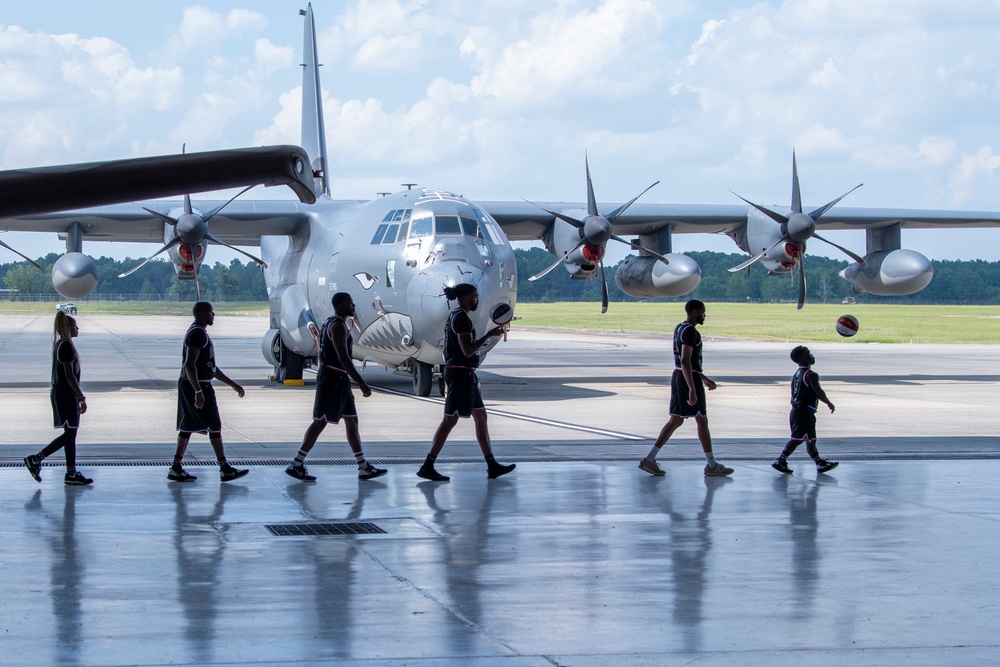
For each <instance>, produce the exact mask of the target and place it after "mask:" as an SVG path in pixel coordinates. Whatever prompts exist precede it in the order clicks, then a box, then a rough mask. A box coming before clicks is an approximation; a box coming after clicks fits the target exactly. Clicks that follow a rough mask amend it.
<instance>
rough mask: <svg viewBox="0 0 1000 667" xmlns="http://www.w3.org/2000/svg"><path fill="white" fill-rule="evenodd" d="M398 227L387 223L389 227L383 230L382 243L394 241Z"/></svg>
mask: <svg viewBox="0 0 1000 667" xmlns="http://www.w3.org/2000/svg"><path fill="white" fill-rule="evenodd" d="M398 229H399V225H389V228H388V229H387V230H385V238H383V239H382V243H395V242H396V232H397V230H398Z"/></svg>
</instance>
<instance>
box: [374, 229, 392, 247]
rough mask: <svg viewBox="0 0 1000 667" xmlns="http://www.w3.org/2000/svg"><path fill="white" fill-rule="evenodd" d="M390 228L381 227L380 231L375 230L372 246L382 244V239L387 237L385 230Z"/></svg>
mask: <svg viewBox="0 0 1000 667" xmlns="http://www.w3.org/2000/svg"><path fill="white" fill-rule="evenodd" d="M388 228H389V225H379V226H378V229H376V230H375V236H373V237H372V245H378V244H379V243H381V242H382V238H383V237H384V236H385V230H386V229H388Z"/></svg>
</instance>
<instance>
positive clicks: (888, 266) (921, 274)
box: [840, 249, 934, 296]
mask: <svg viewBox="0 0 1000 667" xmlns="http://www.w3.org/2000/svg"><path fill="white" fill-rule="evenodd" d="M840 277H841V278H843V279H844V280H846V281H847V282H849V283H851V285H853V287H854V291H855V293H857V294H861V293H862V292H868V293H870V294H876V295H878V296H905V295H907V294H914V293H916V292H919V291H920V290H922V289H923V288H925V287H927V285H928V283H930V281H931V278H933V277H934V267H933V266H932V265H931V261H930V260H929V259H927V258H926V257H924V256H923V255H921V254H920V253H919V252H917V251H915V250H906V249H898V250H879V251H877V252H873V253H869V254H868V255H865V264H864V265H861V264H858V263H857V262H855V263H854V264H851V265H850V266H848V267H847V268H846V269H844V270H843V271H841V272H840ZM859 290H860V291H859Z"/></svg>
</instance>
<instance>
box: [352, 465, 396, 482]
mask: <svg viewBox="0 0 1000 667" xmlns="http://www.w3.org/2000/svg"><path fill="white" fill-rule="evenodd" d="M387 472H389V471H388V470H386V469H385V468H376V467H375V466H373V465H372V464H371V463H369V464H368V467H367V468H358V479H375V478H376V477H381V476H382V475H384V474H386V473H387Z"/></svg>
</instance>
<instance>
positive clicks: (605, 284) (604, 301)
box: [600, 259, 608, 315]
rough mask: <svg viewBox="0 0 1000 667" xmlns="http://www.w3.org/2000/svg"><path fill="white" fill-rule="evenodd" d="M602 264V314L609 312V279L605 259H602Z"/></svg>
mask: <svg viewBox="0 0 1000 667" xmlns="http://www.w3.org/2000/svg"><path fill="white" fill-rule="evenodd" d="M600 266H601V315H603V314H604V313H606V312H608V281H607V278H605V277H604V260H603V259H602V260H601V261H600Z"/></svg>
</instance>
